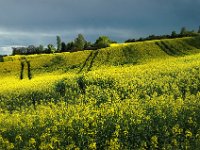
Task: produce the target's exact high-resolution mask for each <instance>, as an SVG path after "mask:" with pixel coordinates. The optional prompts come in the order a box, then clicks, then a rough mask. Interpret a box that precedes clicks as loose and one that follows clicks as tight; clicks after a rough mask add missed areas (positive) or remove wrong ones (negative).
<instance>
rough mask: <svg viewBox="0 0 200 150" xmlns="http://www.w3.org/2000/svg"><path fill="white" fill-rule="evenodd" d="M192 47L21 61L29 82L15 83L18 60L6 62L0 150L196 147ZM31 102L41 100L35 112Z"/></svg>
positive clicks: (198, 67) (173, 44) (188, 42)
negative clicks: (26, 66) (29, 70)
mask: <svg viewBox="0 0 200 150" xmlns="http://www.w3.org/2000/svg"><path fill="white" fill-rule="evenodd" d="M199 45H200V42H198V39H195V40H194V39H192V38H185V39H176V40H162V41H149V42H141V43H132V44H117V45H112V46H111V47H109V48H106V49H101V50H99V51H84V52H77V53H63V54H51V55H34V56H27V57H26V59H29V60H31V64H32V69H33V73H34V74H33V75H34V78H33V79H32V80H28V79H27V77H26V79H24V80H22V81H21V80H19V75H18V74H19V68H20V59H21V58H20V57H19V56H14V57H6V58H5V62H3V63H0V67H1V69H0V71H1V73H0V77H2V78H1V80H0V106H1V107H0V149H12V147H15V149H20V148H21V149H22V148H24V149H53V148H54V149H58V148H60V149H65V148H66V147H67V148H69V149H76V148H80V149H109V148H110V149H157V148H160V149H162V148H163V149H195V148H198V147H199V145H200V144H199V143H200V142H199V141H200V138H199V134H200V133H199V131H200V130H199V128H200V127H199V124H200V119H199V116H200V113H199V108H200V101H199V99H200V93H199V91H200V74H199V71H200V59H199V57H200V54H195V53H198V52H199V50H198V49H199V48H200V46H199ZM188 54H192V55H188ZM193 54H195V55H193ZM185 55H188V56H185ZM178 56H184V57H178ZM87 58H88V59H87ZM12 60H13V61H12ZM147 62H148V63H147ZM129 64H130V65H129ZM132 64H134V65H132ZM136 64H140V65H136ZM118 65H119V66H118ZM122 65H123V66H122ZM5 69H7V70H5ZM90 70H92V71H90ZM65 72H66V73H65ZM77 73H80V74H77ZM80 79H83V82H84V83H85V84H86V86H87V88H86V92H85V94H83V92H81V90H80V87H79V86H78V85H77V81H80ZM55 82H56V83H57V84H55ZM55 87H57V92H56V91H55ZM62 89H65V91H64V92H63V90H62ZM33 99H35V100H36V101H39V102H40V101H41V100H42V101H41V105H36V110H34V109H33V107H26V106H27V105H28V106H30V105H31V106H33V105H32V100H33ZM43 100H44V101H43ZM45 100H50V101H51V100H53V101H57V100H58V101H59V100H61V101H62V100H64V101H65V102H66V101H67V105H66V104H65V103H59V102H58V103H57V104H54V103H53V104H52V103H49V104H46V103H45ZM43 102H44V105H42V104H43ZM48 102H49V101H48ZM10 111H11V112H12V113H10ZM52 147H53V148H52Z"/></svg>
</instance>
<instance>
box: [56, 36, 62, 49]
mask: <svg viewBox="0 0 200 150" xmlns="http://www.w3.org/2000/svg"><path fill="white" fill-rule="evenodd" d="M56 41H57V51H58V52H59V51H61V48H62V45H61V38H60V36H57V37H56Z"/></svg>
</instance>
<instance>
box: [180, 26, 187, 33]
mask: <svg viewBox="0 0 200 150" xmlns="http://www.w3.org/2000/svg"><path fill="white" fill-rule="evenodd" d="M186 34H187V29H186V27H182V28H181V32H180V35H186Z"/></svg>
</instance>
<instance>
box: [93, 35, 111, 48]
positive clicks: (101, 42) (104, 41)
mask: <svg viewBox="0 0 200 150" xmlns="http://www.w3.org/2000/svg"><path fill="white" fill-rule="evenodd" d="M110 43H111V40H110V39H109V38H108V37H107V36H100V37H99V38H98V39H97V40H96V42H95V44H94V45H95V47H96V48H105V47H108V46H109V45H110Z"/></svg>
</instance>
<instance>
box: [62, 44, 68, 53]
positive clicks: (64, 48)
mask: <svg viewBox="0 0 200 150" xmlns="http://www.w3.org/2000/svg"><path fill="white" fill-rule="evenodd" d="M61 52H67V47H66V44H65V42H62V43H61Z"/></svg>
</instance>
